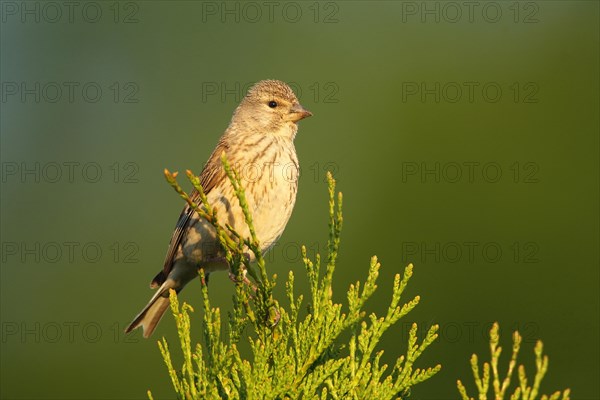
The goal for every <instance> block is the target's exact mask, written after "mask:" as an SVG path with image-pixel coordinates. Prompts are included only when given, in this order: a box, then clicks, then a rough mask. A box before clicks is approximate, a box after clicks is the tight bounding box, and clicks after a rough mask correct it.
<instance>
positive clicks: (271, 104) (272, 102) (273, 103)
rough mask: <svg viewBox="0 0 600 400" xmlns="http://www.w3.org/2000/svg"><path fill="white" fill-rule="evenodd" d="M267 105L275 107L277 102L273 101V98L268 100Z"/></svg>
mask: <svg viewBox="0 0 600 400" xmlns="http://www.w3.org/2000/svg"><path fill="white" fill-rule="evenodd" d="M269 107H271V108H275V107H277V102H276V101H273V100H271V101H270V102H269Z"/></svg>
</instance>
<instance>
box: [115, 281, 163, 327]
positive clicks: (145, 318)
mask: <svg viewBox="0 0 600 400" xmlns="http://www.w3.org/2000/svg"><path fill="white" fill-rule="evenodd" d="M174 283H175V282H174V281H173V280H171V279H167V280H166V281H165V282H164V283H163V284H162V285H161V286H160V288H158V290H157V291H156V293H154V296H152V298H151V299H150V301H149V302H148V304H146V307H144V309H143V310H142V311H141V312H140V313H139V314H138V315H137V317H135V318H134V320H133V321H132V322H131V324H129V326H128V327H127V329H125V333H129V332H131V331H132V330H134V329H136V328H139V327H140V326H141V327H142V328H143V330H144V337H145V338H148V337H149V336H150V335H152V332H154V329H156V325H158V322H159V321H160V319H161V318H162V316H163V315H164V313H165V311H167V308H168V307H169V289H172V288H174V286H175V285H174Z"/></svg>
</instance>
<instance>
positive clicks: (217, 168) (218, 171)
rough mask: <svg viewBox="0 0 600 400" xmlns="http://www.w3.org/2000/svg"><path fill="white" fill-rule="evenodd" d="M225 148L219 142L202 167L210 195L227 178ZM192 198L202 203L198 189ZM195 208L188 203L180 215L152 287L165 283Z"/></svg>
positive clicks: (203, 183) (203, 185) (202, 178)
mask: <svg viewBox="0 0 600 400" xmlns="http://www.w3.org/2000/svg"><path fill="white" fill-rule="evenodd" d="M223 150H224V146H223V145H222V143H219V145H218V146H217V148H216V149H215V151H214V152H213V153H212V155H211V157H210V158H209V160H208V162H207V163H206V165H205V166H204V169H202V172H201V173H200V184H201V185H202V188H203V189H204V193H205V194H206V195H208V194H209V193H210V191H211V190H212V189H213V188H214V187H215V186H216V185H217V183H218V182H219V181H222V180H223V179H227V176H226V174H225V171H224V169H223V167H222V165H221V152H222V151H223ZM190 199H191V200H192V201H193V202H194V203H196V204H198V205H201V203H202V201H201V200H200V193H198V191H197V190H196V189H194V190H193V191H192V193H191V194H190ZM194 212H195V210H194V209H193V208H192V207H190V205H189V204H187V205H186V206H185V207H184V208H183V211H182V212H181V214H180V215H179V220H178V221H177V225H176V226H175V230H174V231H173V235H172V236H171V242H170V243H169V249H168V250H167V255H166V257H165V263H164V266H163V269H162V271H160V272H159V273H158V274H157V275H156V276H155V277H154V279H153V280H152V282H151V283H150V287H152V288H156V287H158V286H160V285H162V284H163V283H164V281H165V280H166V279H167V276H169V273H170V272H171V268H172V267H173V262H174V261H175V255H176V254H177V249H178V248H179V245H180V244H181V243H182V242H183V240H184V238H185V235H186V232H187V230H188V227H189V223H190V220H191V219H192V216H193V215H194Z"/></svg>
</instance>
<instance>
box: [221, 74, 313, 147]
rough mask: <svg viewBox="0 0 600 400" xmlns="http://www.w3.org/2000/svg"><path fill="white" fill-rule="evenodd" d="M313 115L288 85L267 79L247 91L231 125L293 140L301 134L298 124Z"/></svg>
mask: <svg viewBox="0 0 600 400" xmlns="http://www.w3.org/2000/svg"><path fill="white" fill-rule="evenodd" d="M311 115H312V113H311V112H310V111H308V110H306V109H305V108H304V107H302V105H300V102H299V101H298V98H297V97H296V95H295V94H294V92H293V91H292V89H291V88H290V87H289V86H288V85H287V84H285V83H284V82H281V81H277V80H264V81H260V82H258V83H256V84H255V85H254V86H252V87H251V88H250V90H248V94H246V97H244V99H243V100H242V102H241V103H240V105H239V106H238V108H237V109H236V110H235V113H234V115H233V118H232V121H231V123H232V126H233V125H236V126H237V127H238V129H241V130H243V131H252V132H255V133H261V134H266V135H276V136H284V137H289V138H291V139H293V138H294V136H295V135H296V132H297V131H298V125H297V123H298V121H300V120H301V119H304V118H306V117H310V116H311Z"/></svg>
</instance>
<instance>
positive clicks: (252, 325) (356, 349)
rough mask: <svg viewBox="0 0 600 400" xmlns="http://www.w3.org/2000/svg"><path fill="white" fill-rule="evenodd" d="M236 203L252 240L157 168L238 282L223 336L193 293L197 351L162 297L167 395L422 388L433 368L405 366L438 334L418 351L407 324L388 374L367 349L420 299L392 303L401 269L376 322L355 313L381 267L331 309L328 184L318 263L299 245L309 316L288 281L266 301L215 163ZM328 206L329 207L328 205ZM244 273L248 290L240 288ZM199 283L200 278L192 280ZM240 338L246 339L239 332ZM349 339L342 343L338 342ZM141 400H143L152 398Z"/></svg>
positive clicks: (262, 271) (397, 392) (333, 394)
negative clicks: (202, 221) (168, 324)
mask: <svg viewBox="0 0 600 400" xmlns="http://www.w3.org/2000/svg"><path fill="white" fill-rule="evenodd" d="M222 161H223V165H224V167H225V170H226V171H227V174H228V176H229V179H230V181H231V182H232V184H233V185H234V187H235V190H236V195H237V196H238V199H239V200H240V204H241V206H242V208H243V209H244V214H245V217H246V222H247V224H248V226H249V228H250V232H251V237H250V238H242V237H241V236H240V235H239V234H237V233H236V232H235V231H233V229H232V228H231V227H230V226H225V227H222V226H219V225H218V223H216V221H217V220H216V215H215V213H214V210H213V209H212V208H211V207H210V204H208V203H207V201H206V196H205V195H204V192H203V190H202V187H201V186H200V183H199V179H198V177H196V176H194V175H193V174H192V173H191V172H189V171H188V173H187V175H188V178H189V179H190V181H191V182H192V184H193V185H194V187H195V188H196V189H197V190H198V191H199V192H200V193H201V198H202V204H203V206H202V207H199V206H198V205H197V204H194V203H193V202H192V201H191V200H190V197H189V196H188V195H187V194H186V193H185V192H184V191H183V190H182V189H181V187H180V186H179V184H178V183H177V181H176V179H175V178H176V174H171V173H169V172H168V171H166V170H165V175H166V177H167V180H168V182H169V183H170V184H171V186H172V187H173V188H174V189H175V190H176V191H177V192H178V193H179V194H180V195H181V196H182V197H183V198H184V199H185V200H186V201H187V202H188V204H190V205H191V206H192V207H194V208H195V209H196V211H197V212H198V213H199V214H200V215H201V216H202V217H204V218H206V219H207V220H208V221H209V222H211V223H212V224H213V226H215V228H216V230H217V234H218V237H219V239H220V243H221V245H222V247H223V249H224V250H225V252H226V257H227V259H228V261H229V262H230V265H232V271H233V273H234V274H235V276H236V277H237V279H236V284H235V294H234V296H233V310H232V312H231V313H230V314H229V323H228V329H227V331H228V332H227V335H223V333H222V329H221V314H220V310H219V309H218V308H214V307H212V306H211V303H210V299H209V296H208V290H207V288H206V286H205V285H204V284H203V285H202V307H203V310H204V315H203V326H202V333H203V339H204V340H203V343H202V344H200V343H198V344H195V345H193V344H192V334H191V324H190V312H192V311H193V309H192V307H191V306H190V305H188V304H185V303H184V304H183V305H181V306H180V304H179V302H178V299H177V296H176V295H175V293H174V292H172V293H171V309H172V311H173V315H174V317H175V322H176V325H177V332H178V336H179V345H180V348H181V351H182V353H183V360H184V361H183V365H182V367H181V369H180V370H177V369H175V367H174V365H173V362H172V359H171V352H170V350H169V345H168V342H167V340H166V339H165V338H163V339H162V341H160V342H159V348H160V351H161V354H162V356H163V358H164V361H165V363H166V365H167V369H168V372H169V375H170V377H171V381H172V383H173V387H174V389H175V393H176V394H177V396H178V397H179V398H182V399H220V398H227V399H257V398H261V399H264V398H268V399H286V398H292V399H295V398H314V399H342V398H343V399H393V398H402V397H404V398H406V397H408V394H409V393H410V388H411V386H413V385H415V384H417V383H419V382H422V381H424V380H426V379H428V378H430V377H431V376H433V375H434V374H435V373H437V372H438V371H439V370H440V368H441V366H440V365H437V366H435V367H433V368H426V369H419V368H415V367H414V363H415V361H416V360H417V359H418V357H419V356H420V355H421V353H422V352H423V351H424V350H425V349H426V348H427V347H428V346H429V345H430V344H431V343H432V342H433V341H434V340H435V339H436V338H437V330H438V326H437V325H436V326H433V327H431V328H430V329H429V331H428V333H427V334H426V336H425V338H424V339H423V340H422V341H421V342H420V343H418V339H417V325H416V324H413V326H412V328H411V330H410V332H409V338H408V343H407V351H406V355H404V356H401V357H400V358H398V359H397V361H396V362H395V364H394V365H393V366H392V368H391V370H390V371H389V372H388V373H387V374H386V372H387V371H388V366H387V365H385V364H383V365H382V364H381V363H380V359H381V356H382V354H383V350H376V348H377V344H378V343H379V341H380V339H381V337H382V335H383V334H384V332H385V331H386V330H387V329H388V328H390V327H391V326H392V325H394V324H395V323H396V322H398V320H399V319H400V318H402V317H403V316H405V315H406V314H407V313H408V312H410V311H411V310H412V309H413V308H414V307H415V306H416V305H417V304H418V302H419V297H418V296H417V297H415V298H414V299H412V300H410V301H408V302H406V303H404V304H401V302H400V300H401V295H402V293H403V291H404V289H405V287H406V285H407V283H408V281H409V279H410V277H411V276H412V272H413V267H412V265H409V266H408V267H406V269H405V270H404V274H403V275H402V276H400V275H396V277H395V279H394V283H393V289H392V298H391V302H390V306H389V308H388V310H387V313H386V315H385V316H383V317H378V316H376V315H375V314H371V315H370V316H369V318H368V319H365V311H364V306H365V303H366V302H367V300H368V299H369V298H370V297H371V296H372V295H373V293H374V292H375V290H376V289H377V285H376V280H377V277H378V274H379V268H380V264H379V263H378V261H377V258H376V257H373V258H372V259H371V263H370V267H369V272H368V276H367V279H366V282H365V283H364V285H362V288H361V284H360V282H356V284H354V285H351V286H350V288H349V290H348V293H347V299H348V304H347V307H346V310H345V311H344V310H343V307H342V305H341V304H336V303H334V302H333V301H332V293H333V291H332V281H333V273H334V270H335V266H336V259H337V254H338V249H339V245H340V232H341V228H342V195H341V193H338V194H337V197H336V195H335V181H334V179H333V178H332V176H331V175H330V174H328V181H329V241H328V252H327V261H326V265H324V268H323V266H322V265H321V264H322V263H321V258H320V256H319V255H318V254H317V255H316V257H315V259H314V260H311V259H309V258H308V257H307V255H306V249H305V248H304V247H303V249H302V255H303V260H304V266H305V268H306V273H307V275H308V281H309V285H310V293H309V303H308V305H307V310H308V312H307V313H306V315H304V314H305V313H304V312H301V310H303V309H304V308H303V306H302V304H303V301H304V296H302V295H296V294H295V293H294V275H293V273H292V272H290V273H289V274H288V279H287V282H286V294H287V296H286V297H287V304H286V305H280V304H279V301H277V300H276V299H274V298H273V295H272V289H273V286H274V285H275V276H273V277H271V278H270V277H269V275H268V274H267V271H266V268H265V261H264V258H263V256H262V253H261V251H260V246H259V243H258V240H257V238H256V235H255V233H254V229H253V225H252V216H251V215H250V213H249V212H248V207H247V204H246V201H245V195H244V189H243V188H242V185H241V181H240V178H239V176H238V175H237V174H236V172H235V171H233V170H232V169H231V168H230V166H229V164H228V163H227V160H225V159H224V158H222ZM336 200H337V201H336ZM248 250H250V251H252V252H253V253H254V255H255V256H256V260H257V262H256V265H257V267H258V274H257V273H256V272H255V271H254V270H253V266H252V265H250V264H249V262H248V258H247V257H246V254H247V252H248ZM246 273H247V274H248V275H249V276H250V277H251V278H252V280H253V281H254V282H255V284H249V282H250V281H249V280H248V279H247V278H246ZM201 276H202V274H201ZM248 332H251V333H250V334H248ZM343 333H348V335H349V337H350V339H349V342H348V343H347V344H345V345H342V344H341V343H340V342H341V339H342V337H341V336H342V334H343ZM241 341H247V342H248V344H249V347H250V350H251V358H250V359H244V358H243V357H242V355H241V354H240V352H239V350H238V344H239V343H240V342H241ZM148 396H149V397H150V398H152V395H151V393H150V392H149V393H148Z"/></svg>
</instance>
